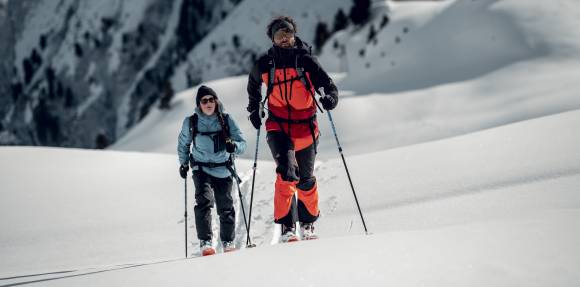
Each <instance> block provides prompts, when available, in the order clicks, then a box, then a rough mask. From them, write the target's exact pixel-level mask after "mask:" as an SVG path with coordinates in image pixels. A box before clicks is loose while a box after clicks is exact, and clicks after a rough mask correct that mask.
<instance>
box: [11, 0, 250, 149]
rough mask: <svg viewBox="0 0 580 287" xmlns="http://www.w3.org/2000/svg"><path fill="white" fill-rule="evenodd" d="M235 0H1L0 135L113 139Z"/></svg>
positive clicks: (63, 140) (84, 143) (34, 141)
mask: <svg viewBox="0 0 580 287" xmlns="http://www.w3.org/2000/svg"><path fill="white" fill-rule="evenodd" d="M238 2H239V1H238V0H218V1H213V0H212V1H208V0H183V1H158V0H146V1H141V0H138V1H119V0H104V1H86V0H65V1H52V0H43V1H36V0H34V1H29V0H22V1H20V0H19V1H3V2H2V6H1V7H0V11H1V13H0V56H1V58H2V63H1V64H0V92H1V94H2V96H1V97H0V144H11V145H14V144H20V145H49V146H69V147H85V148H94V147H95V139H96V138H97V137H98V136H99V135H101V136H104V138H105V139H106V140H107V141H108V142H112V141H114V140H115V139H116V138H118V137H119V136H122V135H123V134H124V133H125V132H126V130H127V129H128V128H130V127H131V126H132V125H134V124H135V123H137V122H138V121H139V120H140V119H141V118H143V117H144V116H145V115H147V114H148V112H149V110H151V109H152V108H153V104H154V103H156V101H158V99H159V98H160V97H161V95H163V93H164V92H165V89H166V87H167V83H168V82H167V81H168V79H169V78H170V77H171V76H172V75H173V74H174V73H175V71H174V68H175V67H176V66H178V64H179V63H180V62H182V61H183V59H184V57H185V55H186V54H187V53H188V52H189V51H190V50H191V49H192V48H193V47H194V46H195V45H196V44H197V43H198V42H199V41H200V40H201V39H202V38H203V36H205V35H206V34H207V33H208V32H209V31H210V30H211V29H212V28H213V27H214V26H215V25H216V24H218V23H219V22H220V21H222V20H223V19H224V18H225V17H226V16H227V14H228V13H229V12H230V11H231V10H232V9H233V8H234V7H235V5H236V4H237V3H238Z"/></svg>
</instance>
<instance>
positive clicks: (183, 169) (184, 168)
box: [179, 165, 189, 179]
mask: <svg viewBox="0 0 580 287" xmlns="http://www.w3.org/2000/svg"><path fill="white" fill-rule="evenodd" d="M188 170H189V166H188V165H182V166H180V167H179V175H181V178H184V179H185V178H187V171H188Z"/></svg>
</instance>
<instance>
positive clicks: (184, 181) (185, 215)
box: [183, 176, 187, 258]
mask: <svg viewBox="0 0 580 287" xmlns="http://www.w3.org/2000/svg"><path fill="white" fill-rule="evenodd" d="M183 183H184V186H185V214H184V215H183V217H184V218H185V258H187V176H186V177H185V179H184V180H183Z"/></svg>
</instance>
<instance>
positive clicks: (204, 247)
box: [199, 239, 215, 256]
mask: <svg viewBox="0 0 580 287" xmlns="http://www.w3.org/2000/svg"><path fill="white" fill-rule="evenodd" d="M199 249H200V250H201V256H208V255H214V254H215V249H214V248H213V246H212V243H211V239H210V240H202V241H201V242H200V243H199Z"/></svg>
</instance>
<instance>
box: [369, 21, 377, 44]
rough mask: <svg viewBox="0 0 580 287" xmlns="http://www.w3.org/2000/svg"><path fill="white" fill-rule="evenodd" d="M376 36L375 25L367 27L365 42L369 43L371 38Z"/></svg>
mask: <svg viewBox="0 0 580 287" xmlns="http://www.w3.org/2000/svg"><path fill="white" fill-rule="evenodd" d="M376 36H377V31H376V30H375V25H371V28H370V29H369V35H368V38H367V43H370V42H371V41H372V40H374V39H375V37H376Z"/></svg>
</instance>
